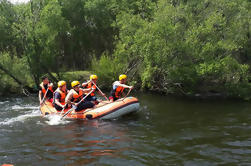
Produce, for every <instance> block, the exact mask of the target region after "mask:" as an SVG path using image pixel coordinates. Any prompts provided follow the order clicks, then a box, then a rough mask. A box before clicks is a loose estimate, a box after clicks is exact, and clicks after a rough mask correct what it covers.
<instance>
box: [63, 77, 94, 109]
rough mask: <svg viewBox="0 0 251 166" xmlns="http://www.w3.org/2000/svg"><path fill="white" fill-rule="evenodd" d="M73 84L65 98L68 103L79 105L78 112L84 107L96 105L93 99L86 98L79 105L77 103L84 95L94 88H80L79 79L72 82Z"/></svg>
mask: <svg viewBox="0 0 251 166" xmlns="http://www.w3.org/2000/svg"><path fill="white" fill-rule="evenodd" d="M71 86H72V89H71V90H70V91H69V93H68V94H67V95H66V98H65V102H66V103H67V104H69V105H75V106H77V108H76V109H75V111H76V112H78V111H81V110H83V109H87V108H92V107H94V105H95V104H94V102H93V101H86V100H83V101H82V102H81V103H80V104H78V105H77V103H78V102H79V101H80V100H81V99H82V98H83V97H84V94H85V93H88V92H90V91H91V90H93V89H91V88H89V89H82V88H80V83H79V81H73V82H72V83H71ZM73 113H74V111H73Z"/></svg>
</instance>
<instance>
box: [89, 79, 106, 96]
mask: <svg viewBox="0 0 251 166" xmlns="http://www.w3.org/2000/svg"><path fill="white" fill-rule="evenodd" d="M91 81H92V80H91ZM92 83H93V84H94V85H95V86H96V88H97V89H98V90H99V92H100V93H102V94H103V95H104V97H105V98H106V100H109V99H108V98H107V97H106V95H105V94H104V93H103V92H102V91H101V90H100V89H99V87H98V86H97V85H96V84H95V82H93V81H92Z"/></svg>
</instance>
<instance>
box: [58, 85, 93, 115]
mask: <svg viewBox="0 0 251 166" xmlns="http://www.w3.org/2000/svg"><path fill="white" fill-rule="evenodd" d="M92 91H93V90H91V91H90V92H89V93H88V94H87V95H86V96H85V97H84V98H82V99H81V100H80V101H79V102H78V103H77V104H75V105H72V108H71V109H69V110H68V111H67V112H66V113H65V114H64V115H63V116H62V118H61V119H63V118H64V117H65V116H66V115H68V114H69V113H70V112H71V111H73V110H75V109H76V108H77V106H78V105H79V104H80V103H81V102H82V101H83V100H84V99H86V97H87V96H89V95H90V94H91V93H92Z"/></svg>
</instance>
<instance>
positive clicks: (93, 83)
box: [82, 75, 105, 104]
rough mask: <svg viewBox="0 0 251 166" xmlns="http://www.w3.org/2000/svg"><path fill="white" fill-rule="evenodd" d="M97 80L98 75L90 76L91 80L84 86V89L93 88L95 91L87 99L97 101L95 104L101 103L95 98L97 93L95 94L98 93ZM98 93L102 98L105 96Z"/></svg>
mask: <svg viewBox="0 0 251 166" xmlns="http://www.w3.org/2000/svg"><path fill="white" fill-rule="evenodd" d="M97 80H98V76H97V75H90V80H89V81H87V82H84V83H83V84H82V87H83V88H89V89H90V88H92V89H93V92H92V93H91V94H90V95H89V96H87V97H86V100H87V101H95V104H98V103H99V101H98V100H97V97H96V96H95V93H94V92H95V91H96V89H97V87H96V85H97ZM98 92H99V94H100V95H101V96H105V94H104V93H102V92H100V91H98Z"/></svg>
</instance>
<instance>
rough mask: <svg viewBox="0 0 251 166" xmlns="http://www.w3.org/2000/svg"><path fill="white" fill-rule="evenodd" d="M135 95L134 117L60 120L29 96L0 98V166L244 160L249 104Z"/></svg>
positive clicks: (248, 152) (249, 152)
mask: <svg viewBox="0 0 251 166" xmlns="http://www.w3.org/2000/svg"><path fill="white" fill-rule="evenodd" d="M135 96H136V97H138V99H139V101H140V110H139V111H138V112H137V113H135V114H131V115H128V116H125V117H122V118H119V119H115V120H106V121H101V120H90V121H82V120H73V121H69V120H64V121H63V122H62V123H60V124H52V123H51V122H50V121H51V119H50V118H45V117H41V116H40V112H39V107H38V103H37V101H36V99H37V98H35V97H22V98H18V97H11V98H0V164H3V163H10V164H14V165H15V166H27V165H34V166H35V165H36V166H37V165H41V166H42V165H46V166H50V165H51V166H55V165H67V166H80V165H120V166H121V165H122V166H123V165H124V166H129V165H130V166H132V165H137V166H138V165H139V166H140V165H185V166H194V165H198V166H201V165H208V166H212V165H251V157H250V156H251V138H250V135H251V104H250V103H248V102H242V101H234V100H205V99H204V100H201V99H184V98H176V97H167V96H160V95H153V94H135Z"/></svg>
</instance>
